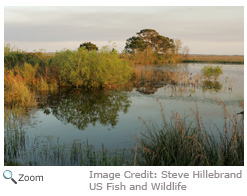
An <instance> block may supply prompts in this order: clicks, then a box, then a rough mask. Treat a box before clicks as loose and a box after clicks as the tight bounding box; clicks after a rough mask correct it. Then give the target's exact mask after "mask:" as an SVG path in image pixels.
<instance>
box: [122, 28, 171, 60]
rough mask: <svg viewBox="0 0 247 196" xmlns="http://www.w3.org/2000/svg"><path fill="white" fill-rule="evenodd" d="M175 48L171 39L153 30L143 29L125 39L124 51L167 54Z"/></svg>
mask: <svg viewBox="0 0 247 196" xmlns="http://www.w3.org/2000/svg"><path fill="white" fill-rule="evenodd" d="M174 47H175V45H174V41H173V39H170V38H168V37H165V36H163V35H160V34H159V33H158V32H157V31H155V30H154V29H143V30H141V31H140V32H138V33H137V36H133V37H131V38H129V39H127V42H126V46H125V49H126V51H127V52H129V53H136V52H139V51H144V50H150V49H152V50H153V51H156V52H157V53H158V54H164V55H165V54H167V53H168V52H170V51H171V50H173V49H174Z"/></svg>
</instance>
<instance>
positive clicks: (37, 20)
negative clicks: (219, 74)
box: [4, 6, 244, 55]
mask: <svg viewBox="0 0 247 196" xmlns="http://www.w3.org/2000/svg"><path fill="white" fill-rule="evenodd" d="M146 28H148V29H155V30H156V31H157V32H158V33H160V34H161V35H164V36H167V37H169V38H173V39H176V38H178V39H180V40H181V41H182V42H183V43H184V45H188V47H189V48H190V54H226V55H243V54H244V7H161V6H160V7H5V8H4V41H5V43H10V44H11V46H15V47H17V48H20V49H23V50H26V51H33V50H40V49H44V50H46V51H47V52H54V51H59V50H61V49H64V48H68V49H73V50H74V49H76V48H78V47H79V45H80V44H81V43H83V42H88V41H91V42H93V43H95V44H96V45H97V46H99V47H102V46H103V45H107V44H109V43H108V42H109V41H112V42H111V43H110V45H112V43H115V44H116V46H117V47H116V49H117V50H118V51H119V52H121V51H122V50H123V49H124V46H125V42H126V40H127V39H128V38H130V37H132V36H134V35H136V33H137V32H139V31H140V30H141V29H146Z"/></svg>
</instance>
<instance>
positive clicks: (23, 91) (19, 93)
mask: <svg viewBox="0 0 247 196" xmlns="http://www.w3.org/2000/svg"><path fill="white" fill-rule="evenodd" d="M4 105H6V106H21V107H29V106H35V105H36V101H35V94H34V93H32V92H31V91H30V90H29V88H28V86H27V85H26V83H25V80H24V79H23V77H22V76H21V75H20V74H17V75H15V76H14V74H13V72H12V71H5V70H4Z"/></svg>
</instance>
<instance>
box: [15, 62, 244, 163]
mask: <svg viewBox="0 0 247 196" xmlns="http://www.w3.org/2000/svg"><path fill="white" fill-rule="evenodd" d="M204 65H207V64H178V65H168V66H152V68H147V67H142V68H141V69H144V70H142V71H144V72H145V71H148V70H150V69H152V71H154V72H155V73H158V72H159V71H169V72H187V73H189V74H188V75H187V76H186V77H189V78H185V79H186V80H190V79H193V77H196V75H197V74H198V73H200V71H201V70H202V68H203V66H204ZM220 66H222V70H223V75H221V76H220V77H219V79H218V85H217V87H215V88H209V87H207V86H205V85H200V84H195V85H191V84H187V85H180V84H179V83H178V84H169V83H166V82H165V81H163V80H161V81H160V82H157V81H156V82H152V81H151V80H147V81H146V82H144V83H143V82H139V84H138V85H135V86H134V87H133V88H132V89H130V90H128V91H111V90H108V91H98V92H85V91H83V90H77V89H66V90H63V91H60V92H58V93H56V94H49V95H47V96H42V97H40V104H39V105H38V107H35V108H31V109H30V110H29V111H28V114H27V115H28V116H29V117H28V120H27V121H26V122H25V121H24V122H23V123H22V129H23V130H24V131H25V134H26V136H27V137H28V142H27V140H26V145H27V146H26V149H28V150H31V151H34V148H33V147H31V146H35V149H41V148H43V146H44V145H47V144H44V143H45V141H49V142H50V143H51V144H52V143H53V144H59V145H66V146H71V145H72V144H73V143H75V142H77V141H80V142H81V143H84V144H85V143H87V142H88V144H89V145H92V146H94V149H95V150H101V148H102V144H103V145H104V148H106V149H111V150H121V149H133V148H134V146H135V143H136V139H135V137H136V136H138V135H139V134H140V132H142V131H143V121H142V120H140V119H143V120H144V121H145V122H146V123H147V124H148V123H150V124H152V123H153V124H156V125H157V126H161V124H162V121H163V118H162V111H161V106H160V104H161V105H162V107H163V108H164V114H165V117H166V119H167V120H168V121H169V119H170V118H171V117H172V115H173V114H175V113H178V115H179V116H181V117H182V118H184V117H185V118H187V119H188V120H191V121H193V120H194V119H195V113H194V112H193V111H197V108H198V112H199V115H200V117H201V119H202V121H203V122H204V124H205V125H206V128H207V129H208V130H209V131H212V132H217V127H218V128H219V129H222V127H223V126H224V112H223V108H222V105H220V104H218V102H217V99H220V100H222V101H223V103H224V104H225V105H226V108H227V110H228V112H229V113H230V114H231V115H232V116H233V115H236V113H238V112H241V111H242V110H243V109H242V107H241V103H243V101H244V65H235V64H234V65H228V64H222V65H220ZM151 77H152V78H153V76H151ZM181 77H182V76H181ZM183 77H185V76H183ZM41 99H42V100H41ZM237 118H238V119H239V120H241V118H243V116H242V115H237ZM215 125H216V126H215ZM30 143H31V144H32V145H30ZM25 156H26V155H25V154H24V155H23V154H22V157H21V156H20V157H19V162H20V163H22V164H27V163H26V162H28V160H25V158H23V157H25ZM29 156H30V155H29ZM27 159H29V158H27ZM32 159H34V158H32ZM35 160H37V159H36V158H35ZM36 164H37V165H46V164H48V165H49V163H44V162H42V161H41V162H40V163H39V162H37V163H36Z"/></svg>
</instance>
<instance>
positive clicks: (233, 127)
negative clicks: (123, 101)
mask: <svg viewBox="0 0 247 196" xmlns="http://www.w3.org/2000/svg"><path fill="white" fill-rule="evenodd" d="M221 104H222V106H223V108H224V114H225V122H224V128H223V130H220V129H219V128H218V127H216V128H217V130H218V133H217V134H215V133H211V132H209V131H208V130H210V129H207V128H206V125H205V124H204V123H203V121H202V120H201V118H200V117H199V114H198V111H196V112H195V122H196V124H193V121H187V120H186V119H182V118H181V117H180V116H179V115H178V114H174V116H173V118H172V119H171V121H170V122H168V121H167V120H166V119H165V116H164V113H163V125H162V126H158V125H157V124H155V123H153V124H147V123H146V121H144V120H143V119H142V122H143V125H144V129H145V130H146V131H145V132H142V135H141V137H139V138H138V143H137V146H138V149H137V164H138V165H147V166H151V165H153V166H158V165H160V166H161V165H162V166H213V165H214V166H227V165H228V166H230V165H231V166H233V165H235V166H236V165H239V166H240V165H244V129H243V122H240V121H239V120H238V119H237V117H236V116H234V117H232V116H230V114H229V113H228V111H227V109H226V107H225V105H224V104H223V103H222V102H221ZM162 110H163V109H162ZM214 126H215V125H214Z"/></svg>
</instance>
